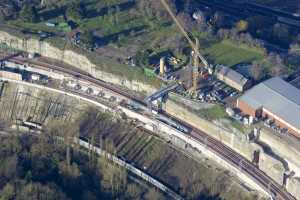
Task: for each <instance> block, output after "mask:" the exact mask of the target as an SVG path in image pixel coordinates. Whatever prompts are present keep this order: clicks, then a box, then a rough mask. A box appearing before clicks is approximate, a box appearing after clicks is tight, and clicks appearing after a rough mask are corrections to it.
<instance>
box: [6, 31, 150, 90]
mask: <svg viewBox="0 0 300 200" xmlns="http://www.w3.org/2000/svg"><path fill="white" fill-rule="evenodd" d="M0 41H1V42H5V43H6V44H8V45H10V46H11V47H13V48H16V49H19V50H22V51H27V52H30V53H39V54H40V55H42V56H45V57H49V58H53V59H57V60H60V61H63V62H65V63H67V64H69V65H72V66H74V67H77V68H79V69H81V70H83V71H86V72H88V73H90V74H91V75H92V76H94V77H96V78H99V79H102V80H103V81H106V82H110V83H113V84H116V85H121V86H124V87H127V88H128V89H130V90H135V91H138V92H146V93H148V94H150V93H153V92H154V91H155V90H156V88H155V87H154V86H152V85H148V84H145V83H143V82H141V81H138V80H127V79H126V77H122V76H118V75H115V74H112V73H107V72H104V71H101V70H99V67H98V66H96V65H95V64H93V63H92V62H91V61H90V60H89V59H88V58H87V57H86V56H84V55H81V54H78V53H76V52H74V51H70V50H65V51H63V50H60V49H59V48H56V47H54V46H52V45H51V44H50V43H48V42H43V41H39V40H37V39H28V40H25V39H23V38H18V37H16V36H13V35H11V34H9V33H7V32H4V31H0Z"/></svg>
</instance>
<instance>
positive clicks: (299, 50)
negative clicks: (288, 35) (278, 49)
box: [288, 43, 300, 65]
mask: <svg viewBox="0 0 300 200" xmlns="http://www.w3.org/2000/svg"><path fill="white" fill-rule="evenodd" d="M288 61H289V63H291V64H292V65H300V44H297V43H295V44H291V45H290V48H289V53H288Z"/></svg>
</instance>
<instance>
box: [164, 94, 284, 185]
mask: <svg viewBox="0 0 300 200" xmlns="http://www.w3.org/2000/svg"><path fill="white" fill-rule="evenodd" d="M165 108H166V110H167V112H168V113H170V114H171V115H174V116H176V117H178V118H180V119H182V120H184V121H188V122H189V123H190V124H192V125H193V126H195V127H197V128H198V129H200V130H202V131H204V132H206V133H207V134H209V135H210V136H212V137H214V138H216V139H218V140H220V141H222V142H223V143H224V144H226V145H227V146H229V147H231V148H232V149H234V150H235V151H237V152H239V153H240V154H241V155H243V156H244V157H245V158H247V159H248V160H249V161H252V159H253V153H254V151H255V150H259V151H260V152H261V153H260V154H261V155H260V157H261V160H260V164H259V167H260V168H261V169H262V170H263V171H264V172H265V173H266V174H268V175H269V176H270V177H272V178H273V179H274V180H276V181H277V182H278V183H279V184H282V181H283V174H284V172H285V169H284V166H283V164H282V163H281V162H280V161H278V160H275V159H273V158H272V157H271V156H269V155H267V154H265V153H264V152H263V149H262V148H261V147H260V146H259V145H257V144H255V143H250V142H248V141H247V139H246V135H241V134H240V135H235V134H233V133H232V132H230V131H229V130H226V129H223V128H221V127H218V126H217V125H215V124H214V123H212V122H209V121H207V120H204V119H202V118H200V117H199V116H197V114H196V113H193V112H191V111H189V110H187V109H186V108H184V107H182V106H181V105H179V104H177V103H175V102H173V101H169V100H168V101H167V102H166V106H165Z"/></svg>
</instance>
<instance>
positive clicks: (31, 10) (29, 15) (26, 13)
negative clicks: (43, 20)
mask: <svg viewBox="0 0 300 200" xmlns="http://www.w3.org/2000/svg"><path fill="white" fill-rule="evenodd" d="M20 17H21V18H22V19H23V21H26V22H37V21H38V20H39V16H38V12H37V10H36V7H35V6H30V5H28V4H26V5H25V6H24V7H23V8H22V10H21V12H20Z"/></svg>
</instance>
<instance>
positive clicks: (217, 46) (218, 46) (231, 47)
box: [204, 40, 264, 66]
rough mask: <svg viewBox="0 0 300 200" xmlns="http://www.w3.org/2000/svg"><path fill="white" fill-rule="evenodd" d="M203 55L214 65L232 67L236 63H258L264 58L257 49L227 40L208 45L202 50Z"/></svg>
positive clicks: (261, 52)
mask: <svg viewBox="0 0 300 200" xmlns="http://www.w3.org/2000/svg"><path fill="white" fill-rule="evenodd" d="M204 53H205V54H207V56H208V58H209V59H210V60H212V61H213V62H214V63H215V64H223V65H227V66H234V65H236V64H238V63H247V62H252V61H255V60H257V61H260V60H262V59H263V57H264V53H263V51H262V50H260V49H258V48H253V47H248V46H247V45H245V44H241V45H237V44H234V43H233V42H231V41H229V40H223V41H221V42H217V43H214V44H212V45H210V46H209V47H208V48H207V49H204Z"/></svg>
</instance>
